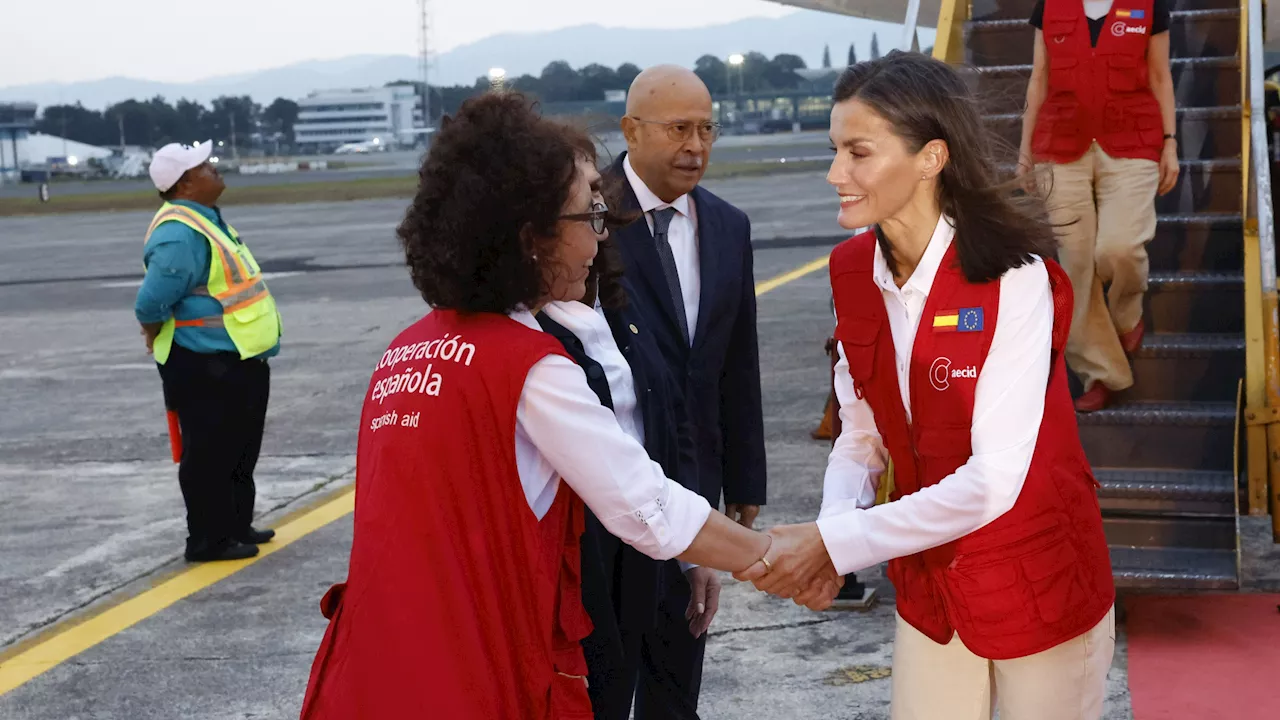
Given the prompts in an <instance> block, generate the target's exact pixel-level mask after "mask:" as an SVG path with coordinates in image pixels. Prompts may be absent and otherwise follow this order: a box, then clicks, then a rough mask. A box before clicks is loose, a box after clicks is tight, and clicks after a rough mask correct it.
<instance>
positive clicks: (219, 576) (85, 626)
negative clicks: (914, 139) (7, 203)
mask: <svg viewBox="0 0 1280 720" xmlns="http://www.w3.org/2000/svg"><path fill="white" fill-rule="evenodd" d="M827 262H828V258H827V257H825V256H824V257H820V258H817V259H815V260H813V261H812V262H809V263H806V264H805V265H801V266H800V267H798V268H796V269H794V270H791V271H789V272H785V273H783V274H781V275H778V276H776V277H773V278H770V279H768V280H765V281H764V282H761V283H759V284H757V285H756V295H757V296H760V295H763V294H765V293H767V292H769V291H770V290H774V289H776V288H779V287H781V286H783V285H786V284H787V283H789V282H792V281H794V280H797V279H799V278H802V277H804V276H806V275H809V274H810V273H813V272H816V271H818V270H821V269H823V268H825V267H826V266H827ZM354 490H355V488H354V486H352V487H350V488H347V489H346V490H343V491H342V492H340V493H339V494H338V495H336V496H335V497H333V498H331V499H329V500H327V501H325V502H324V503H323V504H321V505H319V506H318V507H316V508H314V509H312V510H309V511H307V512H305V513H303V514H301V515H299V516H298V517H296V518H294V519H292V520H289V521H287V522H285V523H284V524H282V525H280V526H279V527H277V528H276V536H275V539H274V540H273V541H272V542H270V543H267V544H266V545H261V546H259V547H260V549H261V551H260V552H259V553H258V555H257V557H253V558H250V559H248V560H237V561H233V562H214V563H201V564H199V565H192V566H191V567H189V568H187V569H185V570H182V571H180V572H179V573H178V574H176V575H174V576H172V577H170V578H168V579H167V580H164V581H163V582H161V583H160V584H158V585H156V586H155V587H153V588H150V589H148V590H144V591H143V592H141V593H139V594H138V595H136V596H134V597H132V598H129V599H127V600H124V601H122V602H120V603H119V604H117V605H113V606H111V607H109V608H107V609H105V610H103V611H101V612H100V613H98V614H97V615H94V616H92V617H89V618H87V619H85V620H84V621H82V622H79V623H75V624H72V625H69V626H68V627H66V628H64V629H61V630H58V631H57V632H56V633H54V634H52V635H50V636H48V637H47V638H45V639H42V640H39V641H37V642H34V643H33V644H31V645H30V646H28V647H25V648H24V649H22V650H21V651H19V652H17V653H16V654H14V655H13V656H12V657H7V658H4V659H3V660H0V695H4V694H5V693H8V692H10V691H12V690H14V689H16V688H18V687H21V686H22V685H23V684H25V683H27V682H28V681H30V680H31V679H33V678H35V677H38V676H39V675H41V674H42V673H45V672H47V671H49V670H51V669H53V668H54V667H56V666H58V665H59V664H61V663H63V662H65V661H67V660H68V659H70V658H72V657H75V656H76V655H78V654H80V653H82V652H84V651H85V650H88V649H89V648H91V647H93V646H95V645H97V644H99V643H101V642H102V641H104V640H106V639H107V638H109V637H111V636H113V635H116V634H117V633H120V632H123V631H124V630H127V629H128V628H130V627H132V626H134V625H136V624H137V623H139V622H141V621H143V620H145V619H147V618H148V617H151V616H152V615H155V614H156V613H158V612H160V611H161V610H164V609H165V608H167V607H169V606H170V605H173V604H174V603H176V602H178V601H179V600H182V599H183V598H185V597H187V596H189V595H192V594H194V593H196V592H199V591H200V590H203V589H204V588H207V587H209V586H210V585H213V584H214V583H217V582H219V581H221V580H225V579H226V578H228V577H230V576H232V575H234V574H235V573H238V572H240V571H241V570H243V569H245V568H247V567H249V566H250V565H253V564H254V563H256V562H258V561H260V560H262V559H263V558H265V557H267V556H269V555H272V554H273V553H276V552H278V551H280V550H283V549H284V548H286V547H288V546H289V545H291V544H293V543H294V542H296V541H297V540H300V539H302V538H303V537H305V536H307V535H308V534H310V533H313V532H315V531H316V530H319V529H320V528H322V527H324V526H325V525H328V524H329V523H331V522H333V521H334V520H337V519H339V518H341V517H343V516H345V515H348V514H350V513H351V512H352V511H353V510H355V492H354ZM0 657H3V655H0Z"/></svg>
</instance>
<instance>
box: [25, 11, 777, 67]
mask: <svg viewBox="0 0 1280 720" xmlns="http://www.w3.org/2000/svg"><path fill="white" fill-rule="evenodd" d="M418 3H419V0H217V2H207V3H206V2H177V1H175V0H113V1H112V2H103V1H102V0H53V1H52V2H50V1H48V0H46V1H44V2H38V1H25V2H17V1H15V2H8V0H6V1H5V2H4V5H5V6H6V7H5V9H4V19H5V23H4V24H5V25H6V26H7V27H9V28H11V30H10V32H6V33H4V36H5V37H4V41H3V42H0V87H7V86H13V85H25V84H28V83H38V82H75V81H81V80H95V79H99V78H104V77H113V76H126V77H131V78H138V79H144V80H159V81H165V82H188V81H192V80H200V79H203V78H207V77H214V76H220V75H234V74H237V73H243V72H252V71H256V70H263V69H267V68H273V67H279V66H281V65H288V64H290V63H295V62H301V61H304V60H320V59H330V58H339V57H345V56H348V55H360V54H366V53H369V54H417V52H418V27H419V17H420V15H419V10H418V7H419V4H418ZM429 3H430V4H429V7H430V17H431V33H430V37H431V45H432V47H433V50H434V51H436V52H447V51H448V50H451V49H453V48H455V47H458V46H459V45H465V44H468V43H471V42H474V41H476V40H479V39H481V38H483V37H487V36H490V35H496V34H499V33H505V32H536V31H542V30H554V29H557V28H562V27H569V26H573V25H583V24H588V23H597V24H601V25H606V26H613V27H632V28H692V27H701V26H706V25H717V24H721V23H725V22H731V21H733V20H739V19H742V18H746V17H778V16H781V15H785V14H787V13H789V12H794V9H793V8H788V7H786V6H783V5H778V4H776V3H772V2H766V1H765V0H631V1H630V2H622V1H620V0H429ZM13 28H16V29H17V31H16V32H14V31H13V30H12V29H13Z"/></svg>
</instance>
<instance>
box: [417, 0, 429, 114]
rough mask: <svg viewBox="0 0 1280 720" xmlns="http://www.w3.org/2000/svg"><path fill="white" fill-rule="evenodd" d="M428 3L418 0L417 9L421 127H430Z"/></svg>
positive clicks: (427, 0) (424, 0)
mask: <svg viewBox="0 0 1280 720" xmlns="http://www.w3.org/2000/svg"><path fill="white" fill-rule="evenodd" d="M430 5H431V0H418V9H419V10H420V14H421V15H422V24H421V27H420V28H419V31H418V53H419V56H418V64H419V65H420V67H419V68H418V71H419V72H420V73H421V75H422V77H420V78H419V81H420V82H421V83H422V127H424V128H429V127H431V81H430V79H429V77H428V74H427V73H428V68H429V65H428V62H429V61H428V60H427V47H428V44H429V43H428V40H429V35H428V29H429V27H430V24H429V18H430Z"/></svg>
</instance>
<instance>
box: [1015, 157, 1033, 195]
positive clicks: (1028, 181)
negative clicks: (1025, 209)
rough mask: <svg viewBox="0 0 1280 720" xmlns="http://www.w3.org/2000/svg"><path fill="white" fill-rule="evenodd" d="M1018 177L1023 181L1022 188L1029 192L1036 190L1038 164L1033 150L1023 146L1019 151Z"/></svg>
mask: <svg viewBox="0 0 1280 720" xmlns="http://www.w3.org/2000/svg"><path fill="white" fill-rule="evenodd" d="M1016 172H1017V177H1018V179H1019V180H1020V181H1022V189H1023V190H1024V191H1025V192H1026V193H1027V194H1028V195H1030V194H1032V193H1034V192H1035V191H1036V164H1035V160H1033V159H1032V157H1031V151H1030V150H1027V149H1026V148H1022V149H1021V150H1019V151H1018V169H1017V171H1016Z"/></svg>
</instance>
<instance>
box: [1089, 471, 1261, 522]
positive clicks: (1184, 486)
mask: <svg viewBox="0 0 1280 720" xmlns="http://www.w3.org/2000/svg"><path fill="white" fill-rule="evenodd" d="M1093 475H1094V477H1096V478H1097V479H1098V483H1099V484H1100V485H1101V486H1102V487H1101V489H1100V490H1099V491H1098V501H1099V503H1101V505H1102V512H1103V514H1108V513H1146V514H1152V513H1162V514H1176V515H1217V516H1222V517H1234V516H1235V513H1236V505H1235V494H1236V482H1235V478H1234V477H1233V476H1232V475H1231V473H1230V472H1223V471H1217V470H1154V469H1149V468H1132V469H1130V468H1095V469H1094V471H1093Z"/></svg>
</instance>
